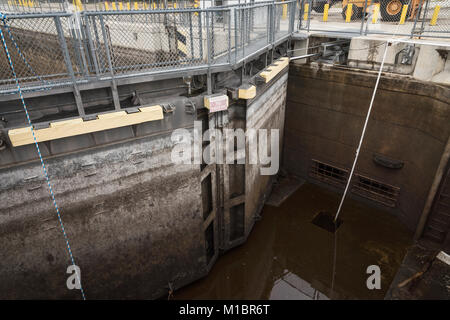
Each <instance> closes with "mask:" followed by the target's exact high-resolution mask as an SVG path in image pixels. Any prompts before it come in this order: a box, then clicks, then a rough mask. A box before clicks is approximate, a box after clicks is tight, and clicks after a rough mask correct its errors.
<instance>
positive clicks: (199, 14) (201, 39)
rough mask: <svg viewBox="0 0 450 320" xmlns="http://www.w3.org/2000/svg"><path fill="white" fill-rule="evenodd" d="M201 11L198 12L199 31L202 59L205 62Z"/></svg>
mask: <svg viewBox="0 0 450 320" xmlns="http://www.w3.org/2000/svg"><path fill="white" fill-rule="evenodd" d="M202 13H203V12H202V11H201V10H199V11H198V31H199V37H200V58H201V59H202V61H203V26H202V16H203V14H202Z"/></svg>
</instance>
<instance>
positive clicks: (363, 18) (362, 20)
mask: <svg viewBox="0 0 450 320" xmlns="http://www.w3.org/2000/svg"><path fill="white" fill-rule="evenodd" d="M366 10H367V0H365V1H364V9H363V12H362V17H361V28H360V29H359V34H360V35H362V34H363V30H364V21H365V16H366Z"/></svg>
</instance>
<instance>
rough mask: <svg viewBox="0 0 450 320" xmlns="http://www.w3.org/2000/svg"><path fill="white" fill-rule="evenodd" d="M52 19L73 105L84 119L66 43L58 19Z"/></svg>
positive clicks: (81, 102)
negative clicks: (71, 87) (73, 99)
mask: <svg viewBox="0 0 450 320" xmlns="http://www.w3.org/2000/svg"><path fill="white" fill-rule="evenodd" d="M53 19H54V22H55V26H56V32H57V33H58V36H59V41H60V45H61V49H62V52H63V55H64V61H65V63H66V67H67V72H68V73H69V76H70V78H71V79H72V86H73V95H74V97H75V103H76V105H77V109H78V114H79V115H80V117H84V115H85V113H84V108H83V101H82V100H81V94H80V90H79V89H78V86H77V83H76V80H75V74H74V72H73V67H72V61H71V60H70V55H69V50H68V49H67V43H66V39H65V38H64V31H63V29H62V26H61V21H60V17H58V16H55V17H53Z"/></svg>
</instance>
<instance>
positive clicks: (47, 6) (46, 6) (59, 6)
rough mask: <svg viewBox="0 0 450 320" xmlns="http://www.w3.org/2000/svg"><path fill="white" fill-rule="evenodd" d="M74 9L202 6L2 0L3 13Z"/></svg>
mask: <svg viewBox="0 0 450 320" xmlns="http://www.w3.org/2000/svg"><path fill="white" fill-rule="evenodd" d="M69 7H71V8H72V10H73V11H119V10H120V11H135V10H156V9H170V8H173V9H177V8H179V9H186V8H197V7H200V0H173V1H169V0H123V1H110V0H0V11H1V12H2V13H51V12H53V13H55V12H60V13H62V12H65V11H66V10H67V8H69Z"/></svg>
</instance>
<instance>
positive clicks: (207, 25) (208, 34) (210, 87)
mask: <svg viewBox="0 0 450 320" xmlns="http://www.w3.org/2000/svg"><path fill="white" fill-rule="evenodd" d="M205 13H206V46H207V50H208V53H207V58H208V73H207V76H206V89H207V92H208V95H210V94H212V85H211V39H210V30H209V11H206V12H205Z"/></svg>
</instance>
